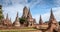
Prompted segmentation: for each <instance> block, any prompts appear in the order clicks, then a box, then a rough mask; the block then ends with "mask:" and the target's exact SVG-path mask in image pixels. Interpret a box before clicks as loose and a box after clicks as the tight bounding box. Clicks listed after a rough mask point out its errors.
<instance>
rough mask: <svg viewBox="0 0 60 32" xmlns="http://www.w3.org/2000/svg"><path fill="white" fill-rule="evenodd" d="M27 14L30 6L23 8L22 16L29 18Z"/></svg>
mask: <svg viewBox="0 0 60 32" xmlns="http://www.w3.org/2000/svg"><path fill="white" fill-rule="evenodd" d="M27 14H28V8H27V7H26V6H25V7H24V8H23V15H22V18H27Z"/></svg>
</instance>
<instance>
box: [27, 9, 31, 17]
mask: <svg viewBox="0 0 60 32" xmlns="http://www.w3.org/2000/svg"><path fill="white" fill-rule="evenodd" d="M27 18H32V15H31V12H30V9H29V12H28V15H27Z"/></svg>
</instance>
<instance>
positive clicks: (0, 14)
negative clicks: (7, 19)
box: [0, 5, 3, 20]
mask: <svg viewBox="0 0 60 32" xmlns="http://www.w3.org/2000/svg"><path fill="white" fill-rule="evenodd" d="M2 18H3V11H2V6H1V5H0V20H1V19H2Z"/></svg>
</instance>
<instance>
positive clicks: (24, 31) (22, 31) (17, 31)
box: [0, 27, 36, 32]
mask: <svg viewBox="0 0 60 32" xmlns="http://www.w3.org/2000/svg"><path fill="white" fill-rule="evenodd" d="M34 30H36V29H34V28H28V27H26V28H21V29H10V30H9V29H5V30H0V32H28V31H34Z"/></svg>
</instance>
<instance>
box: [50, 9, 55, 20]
mask: <svg viewBox="0 0 60 32" xmlns="http://www.w3.org/2000/svg"><path fill="white" fill-rule="evenodd" d="M50 19H55V18H54V15H53V12H52V8H51V14H50Z"/></svg>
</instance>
